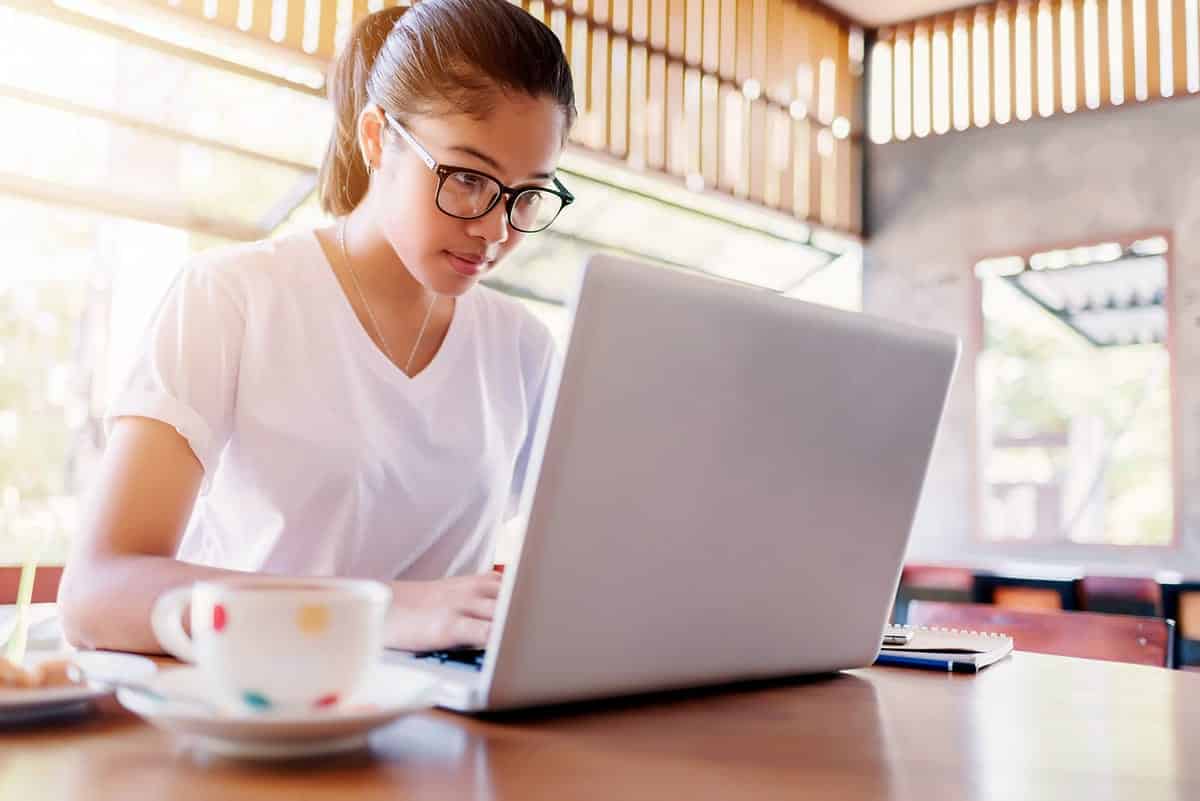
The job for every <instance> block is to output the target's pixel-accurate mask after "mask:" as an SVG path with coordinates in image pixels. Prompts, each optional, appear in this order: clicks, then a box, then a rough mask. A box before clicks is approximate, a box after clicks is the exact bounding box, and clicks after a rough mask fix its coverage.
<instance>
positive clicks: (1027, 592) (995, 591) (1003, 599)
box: [971, 572, 1082, 611]
mask: <svg viewBox="0 0 1200 801" xmlns="http://www.w3.org/2000/svg"><path fill="white" fill-rule="evenodd" d="M1081 586H1082V579H1081V578H1080V577H1078V576H1073V577H1069V578H1067V577H1064V578H1042V577H1034V576H1021V575H1010V574H1005V573H993V572H980V573H976V574H975V582H974V585H973V592H972V594H971V595H972V597H971V600H972V601H973V602H974V603H977V604H993V605H995V606H1002V607H1005V608H1006V609H1024V610H1029V611H1036V610H1076V609H1079V608H1080V607H1079V598H1080V595H1081Z"/></svg>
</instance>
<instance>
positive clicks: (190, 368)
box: [104, 261, 245, 493]
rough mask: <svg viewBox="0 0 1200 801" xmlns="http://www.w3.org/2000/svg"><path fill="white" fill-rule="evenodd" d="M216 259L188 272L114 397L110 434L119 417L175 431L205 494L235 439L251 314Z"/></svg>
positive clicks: (109, 413) (168, 299)
mask: <svg viewBox="0 0 1200 801" xmlns="http://www.w3.org/2000/svg"><path fill="white" fill-rule="evenodd" d="M230 283H231V282H230V279H229V276H227V275H223V274H222V273H221V272H220V271H219V270H218V269H217V268H216V265H215V264H214V263H213V262H211V261H206V262H200V263H196V264H193V265H191V266H189V267H187V268H185V269H184V270H183V271H182V273H181V274H180V275H179V277H178V278H177V279H176V280H175V283H174V284H173V285H172V286H171V288H170V290H168V292H167V295H166V297H165V298H164V299H163V301H162V303H161V305H160V306H159V308H158V310H157V311H156V312H155V314H154V316H153V318H152V319H151V322H150V325H149V327H148V328H147V330H146V333H145V335H144V337H143V340H142V344H141V346H140V348H139V349H138V351H137V356H136V358H135V360H134V362H133V365H132V367H131V368H130V370H129V372H128V374H127V375H126V377H125V379H124V381H123V382H122V384H121V385H120V387H119V389H118V390H117V392H116V393H115V395H114V396H113V400H112V402H111V403H110V405H109V407H108V410H107V413H106V415H105V421H104V422H105V430H106V431H108V430H110V429H111V428H112V423H113V421H114V420H115V419H116V418H118V417H148V418H152V419H155V420H161V421H162V422H164V423H166V424H168V425H170V426H172V427H174V428H175V430H176V431H178V432H179V433H180V435H181V436H182V437H183V438H184V439H186V440H187V442H188V445H190V446H191V449H192V452H193V453H195V455H196V458H197V459H198V460H199V462H200V464H201V466H202V467H203V468H204V482H203V485H202V487H201V492H202V493H205V492H207V491H208V488H209V486H210V484H211V481H212V476H213V472H214V471H215V469H216V466H217V462H218V460H219V458H220V454H221V451H222V450H223V449H224V447H225V443H226V442H227V441H228V440H229V436H230V431H231V428H232V421H233V407H234V401H235V398H236V394H237V393H236V390H237V381H238V367H239V362H240V357H241V350H242V341H243V337H244V333H245V309H244V306H243V303H242V302H241V301H240V299H239V298H238V297H237V294H238V293H237V292H235V291H234V290H233V288H232V287H231V286H230Z"/></svg>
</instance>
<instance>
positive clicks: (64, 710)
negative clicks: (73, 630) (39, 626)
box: [0, 651, 156, 724]
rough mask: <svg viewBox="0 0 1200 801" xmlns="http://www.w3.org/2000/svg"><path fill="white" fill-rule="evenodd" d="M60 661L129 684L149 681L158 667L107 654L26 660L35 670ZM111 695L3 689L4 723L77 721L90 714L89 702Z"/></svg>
mask: <svg viewBox="0 0 1200 801" xmlns="http://www.w3.org/2000/svg"><path fill="white" fill-rule="evenodd" d="M56 659H69V660H71V661H74V662H77V663H79V664H81V665H83V667H84V669H85V670H87V669H89V667H90V668H91V669H95V670H97V671H101V672H103V673H104V674H105V675H109V676H121V677H122V678H125V679H128V680H129V681H146V680H147V679H149V678H150V677H151V676H153V675H154V672H155V670H156V668H155V666H154V663H153V662H151V661H150V660H149V659H146V658H145V657H142V656H134V655H133V654H118V653H110V652H105V651H58V652H54V653H46V652H43V653H33V654H30V655H29V656H28V657H27V658H26V659H25V666H26V667H32V666H34V665H37V664H40V663H42V662H48V661H50V660H56ZM109 694H110V691H109V690H107V689H105V688H103V687H97V686H92V685H84V686H71V687H44V688H43V687H34V688H29V689H16V688H11V687H0V723H10V724H12V723H33V722H39V721H49V720H58V719H64V718H68V717H74V716H76V715H78V714H81V713H83V712H86V711H87V709H88V703H89V702H91V701H94V700H96V699H97V698H103V697H104V696H106V695H109Z"/></svg>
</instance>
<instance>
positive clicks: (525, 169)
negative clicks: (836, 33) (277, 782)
mask: <svg viewBox="0 0 1200 801" xmlns="http://www.w3.org/2000/svg"><path fill="white" fill-rule="evenodd" d="M330 97H331V99H332V102H333V105H334V108H335V111H336V120H335V127H334V131H333V134H332V137H331V141H330V145H329V150H328V152H327V154H326V157H325V162H324V164H323V165H322V168H321V181H320V191H321V202H322V205H323V207H324V208H325V210H326V211H327V212H329V213H330V214H331V215H332V216H334V217H335V221H334V222H333V223H332V224H331V225H329V226H327V227H324V228H320V229H317V230H315V231H312V230H310V231H304V232H301V233H297V234H292V235H287V236H283V237H279V238H276V239H273V240H268V241H264V242H256V243H253V244H248V245H241V246H236V247H232V248H227V249H220V250H216V251H212V252H209V253H207V254H204V255H203V256H201V257H199V258H198V259H196V260H195V261H194V262H193V263H191V264H190V265H188V267H187V268H186V269H185V270H184V271H183V273H182V275H181V276H180V277H179V279H178V280H177V281H176V283H175V285H174V286H173V288H172V290H171V291H170V293H169V294H168V296H167V298H166V299H165V301H164V302H163V304H162V306H161V307H160V309H159V310H158V312H157V314H156V317H155V319H154V321H153V323H152V325H151V327H150V330H149V332H148V334H147V338H146V342H145V347H144V349H143V351H142V353H141V355H140V358H139V360H138V361H137V363H136V365H135V366H134V369H133V370H132V372H131V374H130V376H129V378H128V380H127V382H126V383H125V385H124V386H123V388H122V390H121V391H120V392H119V393H118V395H117V397H116V400H115V401H114V403H113V405H112V407H111V408H110V409H109V414H108V421H109V426H110V439H109V443H108V449H107V451H106V454H105V457H104V462H103V467H102V469H101V471H100V477H99V480H98V481H97V484H96V487H95V490H94V496H93V499H92V501H91V503H90V505H89V513H88V515H87V516H86V519H85V522H84V526H83V529H82V530H81V531H80V532H79V535H78V537H77V542H76V546H75V550H74V552H73V554H72V556H71V558H70V560H69V563H68V566H67V569H66V572H65V574H64V576H63V583H62V588H61V591H60V596H59V601H60V604H61V608H62V614H63V621H64V629H65V631H66V633H67V636H68V638H69V639H70V640H71V641H72V642H74V643H76V644H78V645H81V646H85V647H95V648H111V649H123V650H134V651H151V652H152V651H157V650H159V648H158V646H157V643H156V642H155V639H154V636H153V634H152V633H151V631H150V626H149V615H150V609H151V607H152V605H153V603H154V600H155V598H157V596H158V595H159V594H160V593H162V592H163V591H165V590H167V589H169V588H171V587H174V586H178V585H182V584H187V583H190V582H192V581H196V580H199V579H206V578H212V577H217V576H221V575H225V574H228V573H230V572H231V571H242V572H265V573H271V574H278V575H288V576H306V575H307V576H311V575H348V576H365V577H371V578H376V579H381V580H386V581H389V582H390V583H391V587H392V589H393V591H394V597H395V601H394V609H393V614H392V615H391V620H392V624H391V627H390V631H389V634H388V642H389V644H390V645H393V646H396V647H402V648H411V649H434V648H443V647H451V646H456V645H474V646H479V645H481V644H483V643H484V642H485V641H486V639H487V636H488V630H489V625H490V621H491V618H492V614H493V610H494V607H495V602H496V596H497V594H498V592H499V577H498V575H497V574H495V573H493V572H491V570H490V569H489V568H490V565H491V555H492V554H491V549H492V541H493V535H494V532H495V531H496V529H497V527H498V526H499V525H501V524H502V523H503V522H504V520H505V519H506V518H507V517H509V516H510V515H511V513H512V512H513V511H515V505H514V501H515V499H516V497H517V496H518V495H519V492H520V490H521V485H522V481H523V477H524V470H525V465H526V462H527V459H528V455H529V453H528V451H529V447H530V439H531V434H532V428H533V423H534V421H535V420H536V416H537V413H538V406H539V402H540V399H541V397H542V392H543V387H544V384H545V381H546V376H547V373H548V370H549V366H550V363H551V360H552V357H553V346H552V342H551V338H550V335H549V333H548V332H547V330H546V329H545V327H544V326H542V325H541V324H540V323H539V322H538V321H537V320H536V319H535V318H534V317H533V316H532V315H530V314H529V312H527V311H526V310H525V309H524V308H523V307H522V306H520V305H519V304H518V303H517V302H516V301H514V300H512V299H509V298H507V297H505V296H503V295H500V294H498V293H496V292H493V291H491V290H489V289H487V288H486V287H480V286H477V284H478V282H479V280H480V279H481V278H482V277H484V276H486V275H487V274H488V273H490V272H491V271H492V270H494V269H496V267H497V266H498V265H499V264H500V263H501V262H502V261H503V259H504V258H505V257H506V256H507V255H508V254H509V253H510V252H511V251H512V250H513V249H514V248H515V247H516V246H517V245H518V244H519V243H520V241H521V240H522V239H523V238H524V236H526V235H528V234H534V233H535V232H537V231H540V230H543V229H544V228H546V227H547V226H548V225H549V224H550V223H552V222H553V221H554V219H555V217H556V216H557V215H558V213H559V212H560V211H561V209H562V208H563V207H564V206H566V205H567V204H568V203H570V201H571V195H570V193H569V192H568V191H567V190H566V189H565V187H563V185H562V184H561V183H560V182H559V181H558V180H557V179H556V178H555V177H554V173H555V168H556V165H557V163H558V160H559V156H560V154H561V152H562V149H563V146H564V143H565V141H566V137H567V132H568V131H569V129H570V126H571V124H572V123H573V121H574V118H575V106H574V92H573V88H572V84H571V73H570V70H569V68H568V65H567V63H566V59H565V57H564V55H563V51H562V48H561V47H560V45H559V43H558V40H557V39H556V38H555V36H554V35H553V34H552V33H551V31H550V30H549V29H548V28H546V26H545V25H543V24H542V23H541V22H539V21H537V20H535V19H534V18H533V17H531V16H529V15H528V14H527V13H526V12H524V11H522V10H521V9H520V8H518V7H516V6H513V5H511V4H510V3H507V2H505V1H504V0H424V1H423V2H421V3H418V4H416V5H414V6H413V7H411V8H408V9H403V8H389V9H386V10H384V11H380V12H378V13H375V14H372V15H371V16H369V17H367V18H366V19H364V20H362V21H361V22H360V23H359V24H358V26H357V27H356V28H355V29H354V31H353V33H352V34H351V39H350V41H348V42H347V44H346V46H345V48H344V50H343V52H342V54H341V56H340V57H339V59H338V63H337V64H336V66H335V69H334V72H333V74H332V76H331V82H330ZM279 122H280V124H281V125H286V124H287V120H280V121H279Z"/></svg>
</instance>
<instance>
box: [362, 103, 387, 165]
mask: <svg viewBox="0 0 1200 801" xmlns="http://www.w3.org/2000/svg"><path fill="white" fill-rule="evenodd" d="M384 126H385V123H384V119H383V112H382V111H381V110H380V108H379V106H377V105H375V104H374V103H372V104H370V105H368V106H367V107H366V108H364V109H363V110H362V113H361V114H359V115H358V150H359V153H360V154H361V156H362V160H363V163H364V164H365V165H366V168H367V174H370V173H373V172H374V171H375V170H377V169H379V163H380V158H381V156H382V154H383V130H384Z"/></svg>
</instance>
